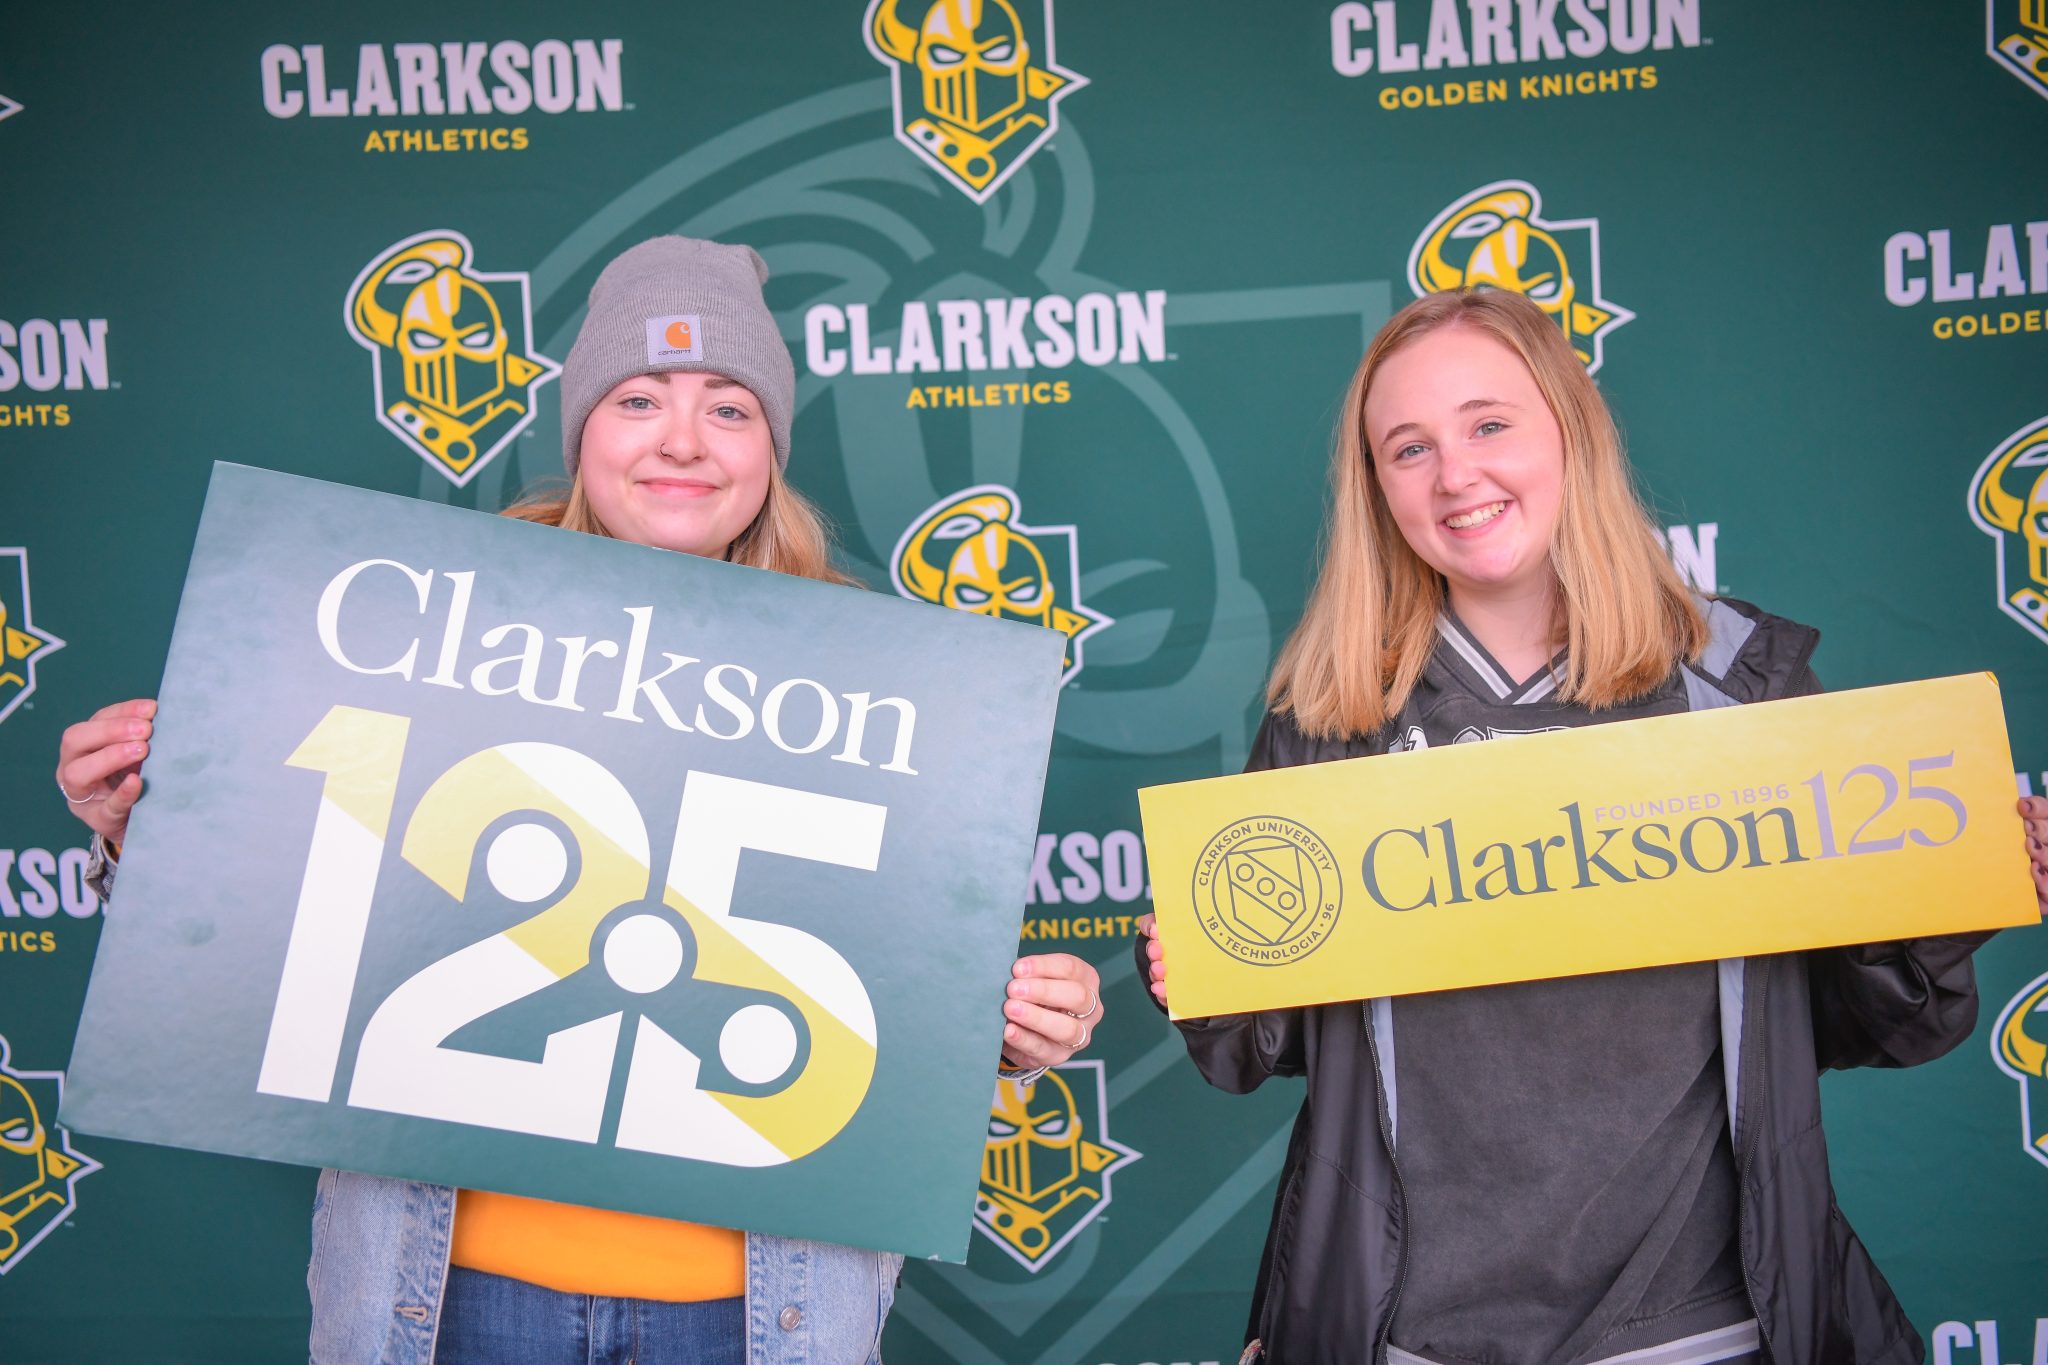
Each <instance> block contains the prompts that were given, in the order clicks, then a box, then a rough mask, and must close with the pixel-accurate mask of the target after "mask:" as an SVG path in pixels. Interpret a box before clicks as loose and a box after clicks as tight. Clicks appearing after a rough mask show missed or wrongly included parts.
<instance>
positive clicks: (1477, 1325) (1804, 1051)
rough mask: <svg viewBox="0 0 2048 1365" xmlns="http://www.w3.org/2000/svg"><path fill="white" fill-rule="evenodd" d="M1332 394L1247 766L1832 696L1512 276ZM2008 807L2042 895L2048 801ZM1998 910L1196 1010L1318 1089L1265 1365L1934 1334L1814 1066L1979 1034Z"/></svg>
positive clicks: (1279, 1212) (1203, 1056) (1920, 1053)
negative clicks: (1832, 1131) (1608, 962)
mask: <svg viewBox="0 0 2048 1365" xmlns="http://www.w3.org/2000/svg"><path fill="white" fill-rule="evenodd" d="M1339 420H1340V425H1339V428H1338V433H1337V440H1336V445H1335V451H1334V456H1333V461H1332V467H1331V489H1332V506H1331V511H1330V519H1329V527H1328V532H1327V537H1326V546H1327V548H1326V550H1325V553H1324V560H1323V565H1322V571H1321V576H1320V579H1319V581H1318V583H1317V585H1316V588H1315V591H1314V593H1313V595H1312V596H1311V598H1310V601H1309V603H1308V607H1307V610H1306V612H1305V614H1304V616H1303V618H1302V621H1301V623H1300V625H1299V627H1297V629H1296V630H1295V632H1294V635H1293V638H1292V639H1290V640H1289V641H1288V643H1287V646H1286V648H1285V649H1284V650H1283V652H1282V653H1281V655H1280V658H1279V661H1278V663H1277V665H1276V666H1275V668H1274V671H1273V677H1272V681H1271V684H1270V687H1269V691H1268V697H1269V702H1270V709H1269V712H1268V714H1267V716H1266V719H1265V723H1264V724H1263V725H1262V726H1261V728H1260V730H1259V734H1258V738H1257V740H1256V741H1255V743H1254V744H1253V747H1252V753H1251V761H1250V763H1249V765H1248V766H1249V767H1250V768H1252V769H1265V768H1277V767H1286V766H1290V765H1293V764H1301V763H1319V762H1325V761H1328V760H1331V759H1339V758H1353V757H1359V756H1364V755H1377V754H1392V753H1397V752H1402V751H1406V750H1414V749H1422V748H1429V747H1433V746H1439V745H1445V744H1454V743H1466V742H1471V741H1475V740H1480V741H1483V740H1487V739H1490V738H1495V737H1498V736H1503V735H1514V734H1525V733H1529V732H1532V731H1542V730H1554V729H1561V728H1565V727H1574V726H1580V725H1594V724H1602V723H1605V722H1609V721H1619V720H1630V719H1634V718H1637V717H1644V716H1657V715H1670V714H1674V713H1678V712H1684V711H1692V710H1701V709H1705V708H1708V707H1715V706H1728V705H1736V704H1740V703H1746V702H1754V701H1766V700H1771V699H1775V698H1780V697H1796V696H1803V695H1807V694H1810V693H1814V692H1817V691H1819V690H1820V684H1819V682H1818V681H1816V680H1815V678H1814V674H1813V670H1812V668H1811V667H1810V665H1809V660H1810V659H1811V657H1812V654H1813V650H1814V646H1815V644H1816V643H1817V641H1818V635H1817V633H1816V632H1815V631H1813V630H1811V629H1810V628H1808V627H1806V626H1802V625H1797V624H1795V623H1793V622H1791V621H1787V620H1784V619H1782V618H1780V617H1776V616H1772V615H1770V614H1768V613H1766V612H1763V611H1760V610H1758V609H1757V608H1755V607H1753V606H1750V605H1748V604H1747V603H1743V602H1736V601H1733V600H1730V599H1726V598H1723V599H1719V600H1709V599H1706V598H1702V597H1699V596H1697V595H1695V594H1694V593H1692V592H1690V591H1689V590H1688V589H1687V588H1686V586H1685V584H1684V583H1683V582H1682V581H1681V580H1680V579H1679V577H1678V575H1677V573H1676V572H1675V571H1674V570H1673V568H1672V566H1671V564H1670V562H1669V560H1668V559H1667V558H1666V556H1665V554H1664V553H1663V549H1662V546H1661V544H1660V543H1659V538H1658V537H1657V535H1656V532H1655V527H1654V526H1653V525H1652V523H1651V521H1650V519H1649V517H1648V515H1647V513H1646V512H1645V511H1644V509H1643V507H1642V504H1641V503H1640V501H1639V500H1638V498H1637V496H1636V494H1635V492H1634V491H1633V488H1632V486H1631V476H1630V471H1629V468H1628V464H1627V462H1626V460H1625V458H1624V457H1623V454H1622V450H1621V442H1620V438H1619V436H1618V434H1617V432H1616V430H1615V426H1614V421H1613V418H1612V417H1611V416H1610V414H1609V413H1608V410H1607V407H1606V404H1605V403H1604V402H1603V400H1602V399H1601V396H1600V393H1599V390H1598V389H1597V388H1595V387H1594V384H1593V382H1592V380H1591V379H1590V378H1589V377H1588V376H1587V374H1586V371H1585V368H1584V366H1583V365H1582V363H1581V362H1580V361H1579V359H1578V357H1577V356H1576V355H1574V354H1573V352H1572V349H1571V346H1570V344H1569V342H1568V341H1567V340H1566V339H1565V336H1564V334H1563V333H1562V331H1561V330H1560V329H1559V328H1558V327H1557V325H1556V324H1555V323H1554V322H1552V321H1551V320H1550V319H1549V318H1548V317H1547V316H1546V315H1545V314H1544V313H1543V312H1542V311H1541V310H1540V309H1539V308H1538V307H1537V306H1536V305H1535V304H1533V303H1531V302H1530V301H1529V300H1528V299H1526V298H1525V297H1523V296H1522V295H1520V294H1514V293H1507V292H1493V291H1489V292H1457V293H1445V294H1437V295H1432V296H1430V297H1427V298H1423V299H1420V300H1418V301H1416V302H1415V303H1413V304H1410V305H1409V306H1408V307H1406V308H1404V309H1403V310H1402V311H1401V312H1400V313H1398V314H1396V315H1395V317H1394V318H1393V319H1392V320H1391V321H1390V322H1388V324H1387V325H1386V326H1385V327H1384V328H1383V329H1381V331H1380V333H1379V335H1378V336H1377V337H1376V338H1375V339H1374V341H1373V343H1372V345H1371V347H1370V348H1369V349H1368V350H1367V352H1366V355H1365V359H1364V361H1363V363H1362V364H1361V365H1360V366H1359V368H1358V372H1357V375H1356V377H1355V378H1354V379H1353V381H1352V384H1351V388H1350V391H1349V393H1348V395H1347V396H1346V399H1345V402H1344V406H1343V412H1342V416H1341V418H1340V419H1339ZM1511 742H1512V741H1511ZM1395 771H1396V770H1392V769H1390V770H1389V775H1390V776H1392V775H1394V772H1395ZM2021 813H2022V816H2023V818H2024V821H2025V824H2026V827H2027V829H2026V841H2027V846H2028V849H2029V851H2030V856H2031V861H2032V864H2033V870H2034V880H2035V886H2036V891H2037V894H2038V895H2039V896H2040V897H2041V899H2042V907H2043V911H2044V913H2048V848H2044V844H2048V801H2044V800H2042V799H2040V798H2029V799H2028V800H2026V801H2023V802H2022V803H2021ZM1142 928H1143V937H1141V938H1140V939H1139V941H1138V958H1139V964H1140V966H1141V968H1142V969H1144V970H1147V971H1148V972H1149V974H1150V979H1151V981H1152V990H1153V993H1154V994H1155V995H1156V996H1157V997H1158V998H1159V999H1160V1000H1161V1001H1164V1000H1165V999H1166V991H1167V975H1166V964H1165V962H1164V960H1163V957H1162V954H1161V951H1160V946H1159V944H1158V942H1157V940H1156V938H1155V937H1153V932H1154V926H1153V924H1152V922H1151V919H1150V917H1149V916H1148V917H1147V918H1146V920H1145V921H1144V923H1143V925H1142ZM1987 937H1988V935H1985V934H1969V935H1958V936H1954V937H1946V938H1932V939H1922V940H1917V941H1913V942H1902V943H1879V944H1868V945H1863V946H1859V947H1849V948H1833V949H1824V950H1819V951H1814V952H1806V953H1788V954H1782V955H1777V956H1770V957H1756V958H1750V959H1747V960H1730V961H1724V962H1719V963H1714V962H1701V963H1691V964H1684V965H1679V966H1672V967H1658V968H1652V969H1647V970H1641V971H1626V972H1610V973H1605V974H1601V975H1590V976H1580V977H1571V978H1564V979H1559V980H1550V981H1533V982H1528V983H1524V984H1517V985H1503V986H1492V987H1486V988H1483V989H1475V990H1459V991H1443V992H1437V993H1433V994H1424V995H1412V996H1401V997H1398V998H1394V999H1380V1000H1372V1001H1366V1002H1362V1003H1361V1002H1355V1003H1351V1004H1340V1005H1326V1006H1319V1007H1315V1008H1307V1009H1294V1010H1276V1011H1271V1012H1262V1013H1257V1014H1248V1015H1230V1016H1223V1017H1218V1018H1212V1019H1201V1020H1188V1021H1184V1022H1182V1023H1181V1024H1180V1025H1179V1027H1180V1030H1181V1033H1182V1034H1183V1036H1184V1038H1185V1041H1186V1043H1187V1047H1188V1051H1189V1053H1190V1054H1191V1055H1192V1056H1193V1058H1194V1060H1195V1063H1196V1065H1197V1066H1198V1067H1199V1068H1200V1069H1201V1071H1202V1074H1203V1075H1204V1076H1205V1077H1207V1078H1208V1080H1209V1081H1210V1082H1211V1083H1212V1084H1214V1085H1216V1086H1218V1087H1220V1088H1222V1089H1224V1090H1228V1091H1231V1092H1233V1093H1243V1092H1245V1091H1249V1090H1252V1089H1254V1088H1256V1087H1257V1086H1258V1085H1260V1084H1261V1083H1262V1082H1264V1081H1265V1080H1266V1079H1267V1078H1268V1077H1270V1076H1304V1077H1306V1078H1307V1096H1306V1098H1305V1100H1304V1102H1303V1104H1302V1108H1301V1113H1300V1116H1299V1118H1298V1119H1297V1121H1296V1123H1295V1128H1294V1136H1293V1141H1292V1143H1291V1144H1290V1146H1289V1149H1288V1153H1287V1158H1286V1163H1285V1167H1284V1169H1283V1171H1282V1175H1281V1182H1280V1193H1279V1197H1278V1199H1277V1200H1276V1202H1275V1205H1274V1209H1273V1217H1272V1223H1271V1227H1270V1230H1269V1232H1268V1235H1267V1241H1266V1249H1265V1255H1264V1257H1263V1260H1262V1263H1261V1265H1260V1268H1259V1277H1258V1283H1257V1288H1256V1290H1255V1293H1254V1297H1253V1305H1252V1315H1251V1322H1250V1326H1249V1330H1248V1332H1247V1339H1248V1341H1249V1343H1250V1344H1249V1345H1248V1346H1247V1348H1246V1350H1245V1354H1244V1360H1245V1361H1246V1362H1251V1361H1256V1360H1265V1361H1269V1362H1274V1365H1357V1363H1358V1362H1362V1361H1375V1362H1378V1361H1392V1362H1396V1365H1408V1363H1409V1362H1416V1361H1422V1362H1441V1365H1468V1363H1471V1362H1485V1363H1486V1365H1539V1363H1540V1365H1583V1363H1586V1362H1605V1361H1618V1360H1628V1361H1635V1362H1649V1361H1655V1362H1658V1365H1692V1363H1695V1362H1697V1363H1700V1365H1704V1362H1709V1361H1735V1360H1769V1361H1773V1362H1777V1365H1813V1363H1816V1362H1842V1363H1843V1365H1849V1363H1850V1362H1858V1363H1860V1365H1871V1363H1873V1362H1899V1361H1917V1360H1919V1359H1920V1340H1919V1337H1918V1335H1917V1333H1915V1331H1914V1329H1913V1327H1912V1325H1911V1324H1910V1323H1909V1322H1908V1321H1907V1319H1906V1316H1905V1314H1904V1313H1903V1312H1902V1311H1901V1309H1900V1307H1899V1304H1898V1302H1897V1300H1896V1299H1894V1298H1893V1296H1892V1293H1891V1290H1890V1289H1889V1288H1888V1287H1887V1286H1886V1284H1885V1282H1884V1279H1883V1277H1882V1276H1881V1275H1880V1274H1879V1273H1878V1271H1877V1269H1876V1267H1875V1266H1873V1265H1872V1264H1871V1262H1870V1258H1869V1257H1868V1256H1867V1255H1866V1254H1865V1253H1864V1250H1863V1248H1862V1246H1861V1244H1860V1243H1858V1241H1857V1240H1856V1237H1855V1235H1854V1233H1852V1232H1851V1231H1850V1229H1849V1226H1848V1224H1847V1223H1846V1222H1845V1221H1844V1220H1843V1219H1842V1217H1841V1214H1840V1212H1839V1211H1838V1210H1837V1209H1836V1208H1835V1204H1834V1195H1833V1190H1832V1187H1831V1186H1830V1183H1829V1176H1828V1159H1827V1148H1826V1143H1825V1140H1824V1138H1823V1136H1822V1133H1821V1129H1820V1117H1821V1108H1820V1092H1819V1088H1818V1086H1817V1084H1816V1080H1815V1078H1816V1077H1817V1076H1818V1075H1819V1074H1820V1072H1821V1071H1822V1070H1824V1069H1826V1068H1829V1067H1850V1066H1907V1065H1911V1064H1914V1063H1917V1062H1924V1061H1928V1060H1930V1059H1932V1058H1935V1057H1938V1056H1940V1055H1941V1054H1943V1053H1944V1052H1946V1051H1948V1050H1949V1049H1950V1048H1952V1047H1954V1046H1955V1045H1956V1044H1957V1043H1959V1042H1961V1041H1962V1040H1963V1039H1964V1038H1966V1037H1967V1036H1968V1035H1969V1033H1970V1030H1971V1028H1972V1026H1973V1023H1974V1021H1975V1019H1976V1008H1977V1001H1976V989H1975V979H1974V976H1973V973H1972V969H1971V963H1970V954H1971V953H1972V952H1973V951H1974V950H1975V948H1976V947H1977V945H1978V944H1979V943H1981V942H1982V941H1983V940H1984V939H1985V938H1987Z"/></svg>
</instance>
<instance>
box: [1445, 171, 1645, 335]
mask: <svg viewBox="0 0 2048 1365" xmlns="http://www.w3.org/2000/svg"><path fill="white" fill-rule="evenodd" d="M1542 209H1543V199H1542V196H1541V195H1540V194H1538V193H1537V190H1536V187H1535V186H1534V185H1531V184H1529V183H1528V182H1527V181H1522V180H1501V181H1497V182H1495V183H1494V184H1491V185H1487V186H1484V187H1482V188H1480V189H1476V190H1474V191H1472V192H1471V193H1470V194H1467V195H1465V196H1463V197H1462V198H1460V199H1459V200H1457V202H1455V203H1453V204H1452V205H1451V206H1450V207H1449V208H1447V209H1445V210H1444V211H1443V212H1442V213H1439V214H1438V215H1437V216H1436V218H1435V219H1434V220H1433V221H1432V222H1431V223H1430V225H1429V226H1428V227H1426V228H1424V229H1423V230H1422V235H1421V236H1420V237H1418V238H1416V239H1415V247H1414V249H1413V250H1412V251H1411V252H1410V253H1409V255H1408V285H1409V288H1411V289H1413V290H1414V291H1415V295H1416V297H1417V298H1420V297H1422V296H1423V295H1425V294H1436V293H1441V292H1442V291H1444V290H1446V289H1458V288H1461V287H1463V286H1467V285H1481V286H1485V287H1487V288H1490V289H1511V290H1513V291H1514V292H1515V293H1517V294H1526V295H1528V296H1529V298H1530V299H1532V300H1534V301H1535V302H1536V304H1537V305H1538V306H1539V307H1541V308H1542V309H1543V311H1544V312H1546V313H1548V314H1549V315H1550V316H1551V317H1552V318H1554V319H1555V320H1556V322H1557V325H1558V326H1560V327H1562V328H1563V329H1564V334H1565V336H1566V337H1567V338H1569V339H1570V341H1571V343H1572V349H1573V350H1574V351H1576V352H1577V353H1578V357H1579V359H1580V360H1582V361H1584V362H1585V365H1586V370H1587V372H1588V373H1592V372H1594V371H1597V370H1598V369H1599V368H1600V362H1601V359H1602V356H1601V343H1602V342H1603V340H1604V339H1605V338H1606V336H1607V334H1608V333H1610V332H1612V331H1613V330H1614V329H1615V328H1617V327H1619V326H1621V325H1622V324H1623V323H1625V322H1628V321H1630V320H1632V319H1633V318H1634V317H1635V314H1634V313H1632V312H1630V311H1629V310H1628V309H1626V308H1623V307H1622V306H1621V305H1620V304H1618V303H1614V302H1611V301H1610V300H1608V299H1605V298H1602V297H1601V291H1600V221H1599V219H1597V218H1576V219H1569V220H1556V221H1552V220H1550V219H1546V218H1545V217H1544V216H1543V213H1542Z"/></svg>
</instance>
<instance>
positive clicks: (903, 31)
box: [865, 0, 1088, 204]
mask: <svg viewBox="0 0 2048 1365" xmlns="http://www.w3.org/2000/svg"><path fill="white" fill-rule="evenodd" d="M920 10H921V12H920ZM1027 15H1028V16H1029V19H1030V20H1031V22H1029V23H1027V17H1026V16H1027ZM865 27H866V37H867V43H868V50H869V51H870V52H872V53H874V55H875V60H877V61H879V62H882V63H885V64H886V65H888V66H889V67H890V68H891V71H892V74H893V79H894V90H895V100H894V104H895V115H896V137H897V140H898V141H900V142H902V143H903V144H904V145H905V146H907V147H909V148H910V149H911V150H912V151H913V152H916V153H917V154H918V155H919V156H921V157H923V158H924V159H925V161H927V162H929V163H930V164H931V166H932V168H933V169H934V170H936V171H938V172H939V173H940V174H941V175H944V176H945V177H946V178H947V179H948V180H951V181H952V182H953V183H954V185H956V186H957V187H958V188H959V189H960V190H961V191H962V192H963V193H965V194H966V195H967V196H968V198H970V199H972V200H974V202H976V203H977V204H978V203H981V202H983V201H985V200H986V199H987V198H988V197H989V196H990V195H991V194H993V193H995V191H996V188H997V187H998V186H999V185H1001V184H1002V183H1003V181H1005V180H1007V179H1009V177H1010V176H1011V174H1012V173H1013V172H1015V171H1016V169H1017V168H1018V167H1019V166H1021V165H1023V164H1024V162H1025V161H1026V160H1027V159H1028V158H1029V157H1030V156H1031V154H1032V153H1033V152H1035V151H1037V150H1038V148H1039V147H1040V146H1042V145H1043V144H1044V143H1045V140H1046V139H1047V138H1049V137H1051V136H1052V135H1053V132H1054V131H1055V130H1056V129H1057V128H1058V127H1059V108H1058V106H1059V102H1060V101H1061V100H1062V99H1064V98H1066V97H1067V96H1068V95H1071V94H1073V93H1074V91H1076V90H1079V89H1080V88H1081V87H1082V86H1084V85H1086V84H1087V83H1088V81H1087V79H1086V78H1085V77H1083V76H1081V75H1080V74H1078V73H1076V72H1073V71H1069V70H1067V69H1066V68H1065V67H1063V66H1061V65H1060V64H1059V63H1058V62H1056V61H1055V60H1054V59H1053V48H1052V43H1053V20H1052V0H1040V4H1039V5H1032V4H1030V3H1029V0H1026V3H1025V4H1024V6H1023V9H1022V10H1021V11H1020V9H1019V8H1018V6H1016V5H1013V4H1012V3H1011V0H912V3H911V5H910V6H909V7H906V6H905V5H904V4H903V2H902V0H871V3H870V4H869V5H868V12H867V21H866V25H865Z"/></svg>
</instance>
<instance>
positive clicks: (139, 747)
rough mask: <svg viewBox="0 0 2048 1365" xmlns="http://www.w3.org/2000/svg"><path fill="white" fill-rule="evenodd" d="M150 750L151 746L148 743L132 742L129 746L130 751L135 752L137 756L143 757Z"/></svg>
mask: <svg viewBox="0 0 2048 1365" xmlns="http://www.w3.org/2000/svg"><path fill="white" fill-rule="evenodd" d="M148 750H149V746H148V745H147V744H131V745H129V746H128V752H129V753H131V754H134V755H135V756H136V757H137V758H140V757H142V755H143V754H144V753H146V752H148Z"/></svg>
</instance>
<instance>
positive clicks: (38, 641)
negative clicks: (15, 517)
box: [0, 546, 64, 720]
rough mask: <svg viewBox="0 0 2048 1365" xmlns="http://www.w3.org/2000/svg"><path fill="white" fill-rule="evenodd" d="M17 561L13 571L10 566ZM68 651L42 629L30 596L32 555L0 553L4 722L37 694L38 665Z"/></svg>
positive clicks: (0, 705)
mask: <svg viewBox="0 0 2048 1365" xmlns="http://www.w3.org/2000/svg"><path fill="white" fill-rule="evenodd" d="M10 558H11V559H13V561H14V564H13V567H12V568H10V567H9V566H8V564H7V561H8V559H10ZM62 648H64V642H63V641H62V640H60V639H58V638H57V637H56V636H54V635H52V634H50V632H48V631H47V630H41V629H38V628H37V626H36V623H35V621H34V619H33V616H32V613H31V610H30V606H29V596H28V551H27V550H25V549H22V548H21V547H19V546H13V547H10V548H6V549H0V720H6V719H7V717H8V716H10V715H12V714H13V713H14V708H15V707H17V706H19V705H21V704H22V703H23V702H25V701H27V700H28V699H29V697H30V696H31V695H33V694H34V692H35V690H36V664H37V663H38V662H40V661H41V660H43V659H45V658H48V657H49V656H50V655H52V654H54V653H56V652H57V651H58V650H60V649H62Z"/></svg>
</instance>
